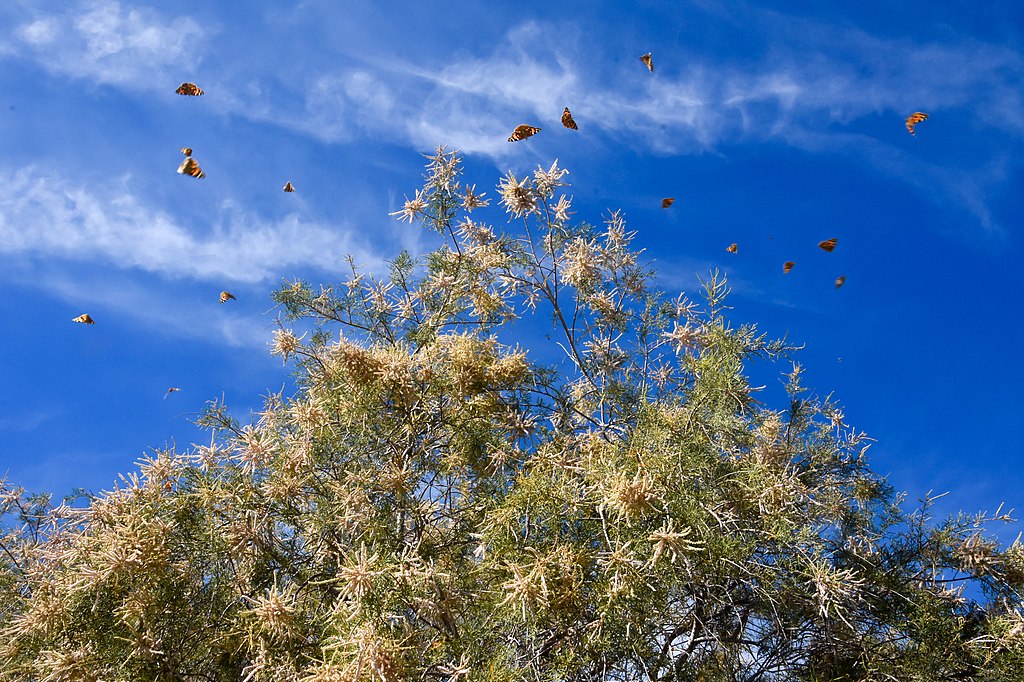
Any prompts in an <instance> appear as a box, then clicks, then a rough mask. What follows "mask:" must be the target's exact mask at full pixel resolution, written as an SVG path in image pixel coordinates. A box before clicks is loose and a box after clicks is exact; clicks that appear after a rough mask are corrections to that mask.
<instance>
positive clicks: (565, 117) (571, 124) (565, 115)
mask: <svg viewBox="0 0 1024 682" xmlns="http://www.w3.org/2000/svg"><path fill="white" fill-rule="evenodd" d="M562 125H564V126H565V127H566V128H569V129H571V130H579V126H577V125H576V121H574V120H572V114H570V113H569V107H566V108H565V111H563V112H562Z"/></svg>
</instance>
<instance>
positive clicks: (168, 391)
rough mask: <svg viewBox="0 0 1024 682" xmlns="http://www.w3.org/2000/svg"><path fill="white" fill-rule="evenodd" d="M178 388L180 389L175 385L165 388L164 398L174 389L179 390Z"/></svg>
mask: <svg viewBox="0 0 1024 682" xmlns="http://www.w3.org/2000/svg"><path fill="white" fill-rule="evenodd" d="M180 390H181V389H180V388H178V387H177V386H171V387H170V388H169V389H167V393H164V400H167V396H169V395H170V394H172V393H174V392H175V391H180Z"/></svg>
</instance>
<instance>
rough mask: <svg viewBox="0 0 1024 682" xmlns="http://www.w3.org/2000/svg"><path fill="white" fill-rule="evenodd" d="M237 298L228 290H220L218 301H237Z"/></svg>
mask: <svg viewBox="0 0 1024 682" xmlns="http://www.w3.org/2000/svg"><path fill="white" fill-rule="evenodd" d="M237 300H238V299H237V298H235V295H234V294H232V293H231V292H230V291H222V292H220V302H221V303H227V302H228V301H237Z"/></svg>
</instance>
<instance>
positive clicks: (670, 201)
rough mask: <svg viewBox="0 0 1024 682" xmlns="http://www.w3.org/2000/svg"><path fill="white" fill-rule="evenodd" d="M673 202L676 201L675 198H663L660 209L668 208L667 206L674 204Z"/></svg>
mask: <svg viewBox="0 0 1024 682" xmlns="http://www.w3.org/2000/svg"><path fill="white" fill-rule="evenodd" d="M675 201H676V198H675V197H665V198H664V199H662V200H661V207H662V208H668V207H669V206H671V205H672V204H674V203H675Z"/></svg>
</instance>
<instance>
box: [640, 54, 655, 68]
mask: <svg viewBox="0 0 1024 682" xmlns="http://www.w3.org/2000/svg"><path fill="white" fill-rule="evenodd" d="M640 61H642V62H643V63H644V66H646V67H647V70H648V71H650V72H651V73H654V60H653V59H651V53H650V52H648V53H647V54H645V55H643V56H642V57H640Z"/></svg>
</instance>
